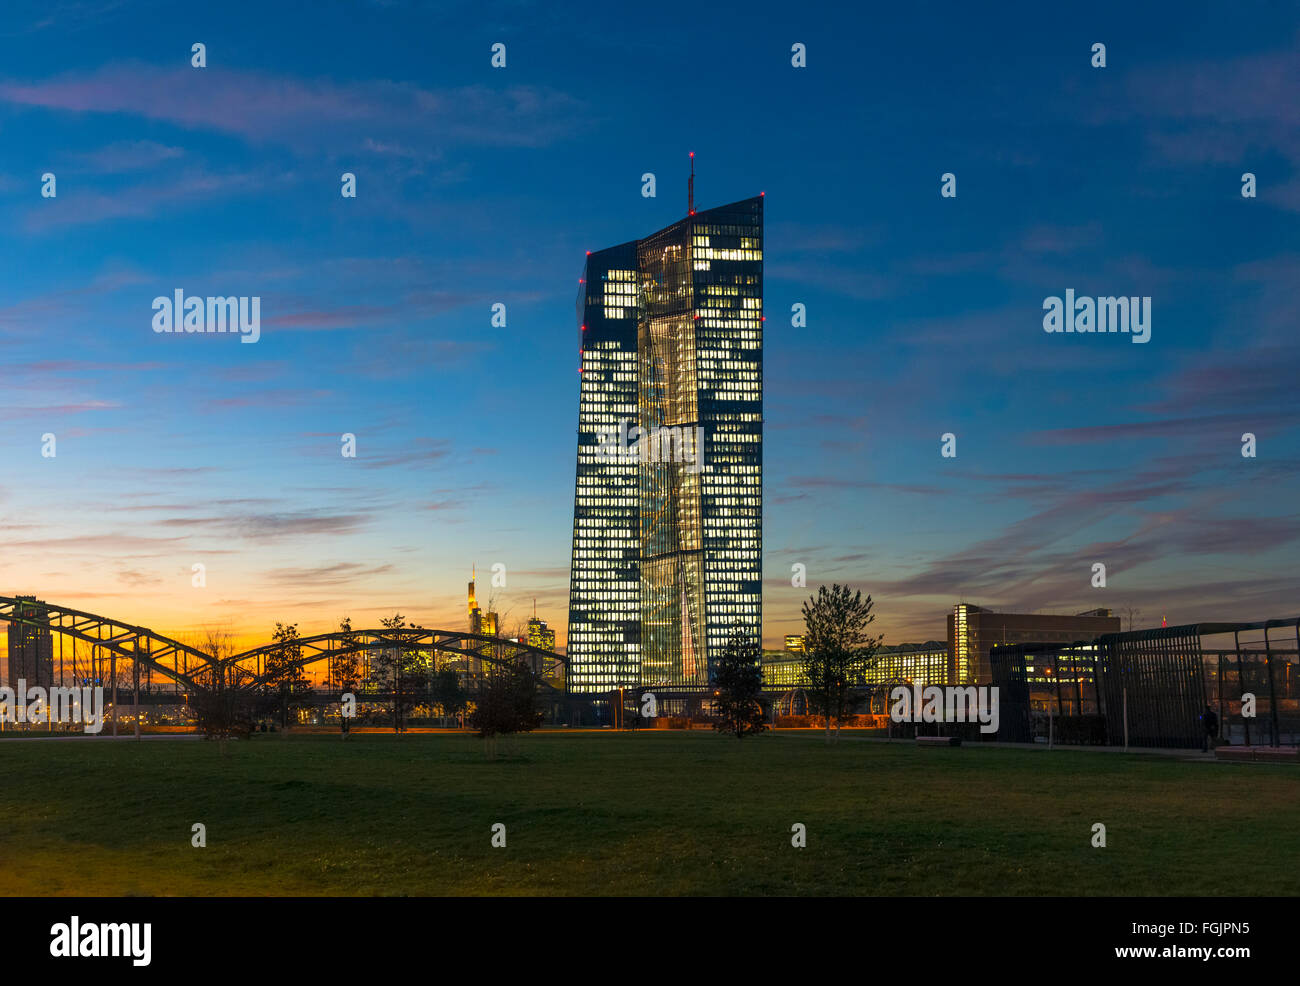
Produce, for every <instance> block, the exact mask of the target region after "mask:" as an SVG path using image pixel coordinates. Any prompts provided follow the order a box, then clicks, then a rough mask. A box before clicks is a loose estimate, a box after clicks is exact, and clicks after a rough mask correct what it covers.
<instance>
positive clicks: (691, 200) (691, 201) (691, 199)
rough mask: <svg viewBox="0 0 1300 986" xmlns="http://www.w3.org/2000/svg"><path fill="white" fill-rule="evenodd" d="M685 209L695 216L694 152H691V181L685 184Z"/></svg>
mask: <svg viewBox="0 0 1300 986" xmlns="http://www.w3.org/2000/svg"><path fill="white" fill-rule="evenodd" d="M686 208H687V209H689V210H690V215H692V216H693V215H695V152H694V151H691V180H690V181H688V182H687V183H686Z"/></svg>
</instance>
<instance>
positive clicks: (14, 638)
mask: <svg viewBox="0 0 1300 986" xmlns="http://www.w3.org/2000/svg"><path fill="white" fill-rule="evenodd" d="M14 598H16V599H21V600H22V601H23V602H24V603H31V604H32V605H30V606H23V607H22V615H23V616H25V617H35V616H39V615H40V614H41V613H42V609H41V606H40V602H41V601H40V600H39V599H37V598H36V597H35V596H15V597H14ZM8 641H9V654H8V658H9V664H8V667H7V669H6V671H7V673H6V677H5V684H7V685H10V686H16V685H17V684H18V680H19V679H20V678H21V679H23V680H24V681H26V682H27V687H28V688H34V687H36V686H37V685H39V686H41V687H42V688H49V687H50V685H52V684H54V638H53V636H52V635H51V633H50V631H49V630H48V629H47V628H45V627H37V626H32V625H30V624H28V623H10V624H9V633H8Z"/></svg>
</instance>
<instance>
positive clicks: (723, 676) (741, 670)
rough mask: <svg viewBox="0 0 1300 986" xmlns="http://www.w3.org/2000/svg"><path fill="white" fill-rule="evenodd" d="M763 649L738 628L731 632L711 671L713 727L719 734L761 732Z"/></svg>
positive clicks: (737, 735) (764, 725)
mask: <svg viewBox="0 0 1300 986" xmlns="http://www.w3.org/2000/svg"><path fill="white" fill-rule="evenodd" d="M762 656H763V652H762V649H761V648H760V647H759V646H758V642H757V641H755V640H754V639H753V638H752V637H750V636H748V635H747V634H745V633H744V632H743V631H742V630H741V629H740V628H739V627H737V628H735V629H734V630H732V631H731V638H730V639H729V640H728V641H727V644H726V646H725V647H724V648H723V650H722V655H721V656H720V657H719V658H718V663H717V667H716V668H715V669H714V672H713V688H714V692H713V694H714V706H715V707H716V708H717V714H718V718H717V721H715V722H714V723H713V728H714V729H715V730H717V731H718V732H720V733H735V735H736V739H744V737H745V736H746V734H748V733H761V732H762V731H763V730H764V729H766V728H767V724H766V723H765V722H764V721H763V703H762V702H761V701H760V695H761V694H762V691H763V668H762V664H761V661H762Z"/></svg>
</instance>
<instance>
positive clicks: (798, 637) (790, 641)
mask: <svg viewBox="0 0 1300 986" xmlns="http://www.w3.org/2000/svg"><path fill="white" fill-rule="evenodd" d="M785 649H786V650H788V651H789V652H790V653H791V654H802V653H803V651H804V646H803V634H802V633H787V634H786V635H785Z"/></svg>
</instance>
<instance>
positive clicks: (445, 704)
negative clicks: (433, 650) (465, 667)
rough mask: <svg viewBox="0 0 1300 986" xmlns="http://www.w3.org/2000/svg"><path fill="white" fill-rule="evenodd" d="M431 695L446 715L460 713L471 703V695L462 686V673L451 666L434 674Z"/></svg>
mask: <svg viewBox="0 0 1300 986" xmlns="http://www.w3.org/2000/svg"><path fill="white" fill-rule="evenodd" d="M430 697H431V700H432V702H433V704H434V705H436V706H438V708H439V709H441V710H442V714H443V715H444V716H455V715H460V713H461V712H462V711H464V709H465V706H466V705H467V704H469V696H468V695H467V694H466V693H465V689H463V688H461V687H460V675H458V674H457V673H456V672H455V671H453V670H452V669H451V668H443V669H442V670H441V671H439V672H437V673H435V674H434V676H433V680H432V683H431V688H430Z"/></svg>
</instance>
